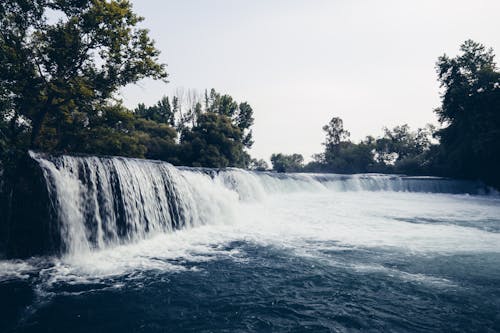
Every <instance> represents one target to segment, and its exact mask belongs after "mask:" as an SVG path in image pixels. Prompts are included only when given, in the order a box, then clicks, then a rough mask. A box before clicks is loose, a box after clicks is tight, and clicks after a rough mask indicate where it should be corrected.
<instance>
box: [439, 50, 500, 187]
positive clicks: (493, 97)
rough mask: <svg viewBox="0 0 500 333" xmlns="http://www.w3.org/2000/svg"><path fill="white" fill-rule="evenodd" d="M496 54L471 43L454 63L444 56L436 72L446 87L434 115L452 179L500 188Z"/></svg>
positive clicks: (499, 84) (499, 76)
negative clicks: (472, 179) (483, 183)
mask: <svg viewBox="0 0 500 333" xmlns="http://www.w3.org/2000/svg"><path fill="white" fill-rule="evenodd" d="M494 57H495V56H494V53H493V50H492V49H487V48H486V47H485V46H484V45H482V44H480V43H477V42H474V41H472V40H468V41H466V42H465V43H463V44H462V45H461V47H460V54H458V55H457V56H456V57H454V58H450V57H449V56H447V55H443V56H441V57H440V58H439V60H438V62H437V64H436V69H437V73H438V79H439V82H440V83H441V87H442V88H443V94H442V97H441V99H442V105H441V107H439V108H438V109H436V113H437V115H438V117H439V120H440V122H441V123H442V124H443V126H444V127H443V128H442V129H440V130H439V131H438V132H437V136H438V137H439V138H440V141H441V147H440V148H441V152H440V153H441V155H442V156H441V160H442V161H443V163H444V164H445V165H444V167H445V168H446V170H447V172H448V173H450V174H451V175H453V176H457V177H466V178H481V179H484V180H486V181H488V182H490V183H493V184H495V185H497V186H499V185H500V178H499V177H500V176H499V174H498V171H497V170H498V165H499V163H500V72H499V71H498V69H497V67H496V64H495V62H494Z"/></svg>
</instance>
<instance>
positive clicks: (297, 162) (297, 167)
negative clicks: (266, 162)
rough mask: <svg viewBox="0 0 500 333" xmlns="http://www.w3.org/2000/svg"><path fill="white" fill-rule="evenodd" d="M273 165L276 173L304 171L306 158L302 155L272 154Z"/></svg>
mask: <svg viewBox="0 0 500 333" xmlns="http://www.w3.org/2000/svg"><path fill="white" fill-rule="evenodd" d="M271 163H272V164H273V170H274V171H276V172H299V171H302V168H303V163H304V157H303V156H302V155H300V154H292V155H285V154H281V153H279V154H272V155H271Z"/></svg>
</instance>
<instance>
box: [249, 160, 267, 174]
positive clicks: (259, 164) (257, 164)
mask: <svg viewBox="0 0 500 333" xmlns="http://www.w3.org/2000/svg"><path fill="white" fill-rule="evenodd" d="M249 168H250V170H255V171H266V170H268V169H269V165H268V164H267V162H266V161H264V160H263V159H255V158H252V159H251V161H250V166H249Z"/></svg>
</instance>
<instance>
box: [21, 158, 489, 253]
mask: <svg viewBox="0 0 500 333" xmlns="http://www.w3.org/2000/svg"><path fill="white" fill-rule="evenodd" d="M30 155H31V157H32V158H33V159H34V160H36V161H37V162H38V164H39V165H40V167H41V169H42V171H43V175H44V177H45V180H46V184H47V191H48V194H49V199H50V202H51V204H52V205H53V210H54V211H55V212H56V214H57V217H56V219H57V223H58V228H59V230H60V234H61V242H62V244H61V248H62V250H63V252H65V253H69V254H71V253H80V252H82V251H92V250H95V249H101V248H105V247H108V246H111V245H116V244H121V243H127V242H134V241H137V240H140V239H144V238H146V237H150V236H151V235H154V234H157V233H166V232H172V231H174V230H176V229H180V228H191V227H195V226H198V225H203V224H212V223H230V222H232V221H233V220H234V219H236V217H237V213H238V205H239V204H240V202H242V201H243V202H244V201H259V200H265V198H266V196H270V195H279V194H280V193H290V192H296V191H310V192H315V191H400V192H434V193H440V192H443V193H470V194H482V193H485V192H486V191H487V189H486V188H485V187H484V186H483V185H482V184H480V183H477V182H472V181H457V180H450V179H442V178H433V177H403V176H397V175H369V174H367V175H335V174H276V173H271V172H261V173H260V172H250V171H245V170H240V169H232V168H229V169H225V170H211V169H202V168H185V167H183V168H177V167H174V166H172V165H171V164H169V163H166V162H159V161H150V160H141V159H132V158H123V157H92V156H86V157H80V156H65V155H63V156H47V155H44V154H40V153H35V152H30Z"/></svg>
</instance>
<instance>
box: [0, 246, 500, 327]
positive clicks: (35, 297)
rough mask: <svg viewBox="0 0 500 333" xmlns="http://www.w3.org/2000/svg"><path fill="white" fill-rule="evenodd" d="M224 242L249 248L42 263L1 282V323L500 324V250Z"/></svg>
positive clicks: (438, 325)
mask: <svg viewBox="0 0 500 333" xmlns="http://www.w3.org/2000/svg"><path fill="white" fill-rule="evenodd" d="M323 245H324V244H323ZM219 250H220V249H219ZM223 250H229V251H230V250H237V251H236V252H235V253H237V255H236V257H232V258H229V257H224V256H221V257H220V258H217V255H215V257H214V258H212V260H202V261H196V260H194V261H185V260H182V259H181V260H180V261H178V260H170V262H169V263H170V264H173V265H182V267H184V268H185V269H184V270H180V271H179V270H170V271H162V270H148V271H142V270H136V271H134V270H132V271H130V272H129V273H127V274H124V275H121V276H116V277H112V278H104V279H98V280H96V281H95V282H94V283H91V282H89V281H85V282H84V283H78V282H77V281H74V280H73V281H59V282H58V281H50V279H51V278H52V279H53V277H50V278H48V277H47V276H46V275H44V274H45V273H46V272H47V270H50V269H51V265H53V263H51V262H50V260H49V259H46V261H45V262H44V260H41V259H40V260H35V261H32V263H35V262H36V263H37V265H39V266H38V267H37V269H35V270H33V271H31V272H29V273H28V275H29V277H22V278H19V277H18V278H14V277H12V278H9V279H4V281H2V282H1V283H0V299H1V300H2V301H1V303H0V304H1V305H0V306H1V309H0V311H1V312H0V313H1V316H0V328H1V329H0V331H2V332H184V331H196V332H197V331H200V332H307V331H308V332H332V331H333V332H345V331H363V332H366V331H385V332H387V331H392V332H495V331H499V330H500V284H499V282H500V256H499V255H498V254H495V253H491V254H487V253H480V254H461V255H456V254H455V255H432V256H428V255H424V256H422V255H409V254H407V253H404V252H397V251H387V250H382V249H368V248H367V249H363V248H357V249H353V248H342V247H340V248H339V247H337V248H335V249H334V250H325V251H320V252H321V253H320V255H317V256H314V257H307V256H297V255H296V254H294V253H290V252H288V251H286V250H284V249H282V248H277V247H273V246H260V245H256V244H253V243H250V242H241V241H238V242H231V243H229V244H227V245H226V246H225V248H224V249H223ZM159 260H161V259H159ZM44 267H45V268H44ZM44 269H45V270H44Z"/></svg>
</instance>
